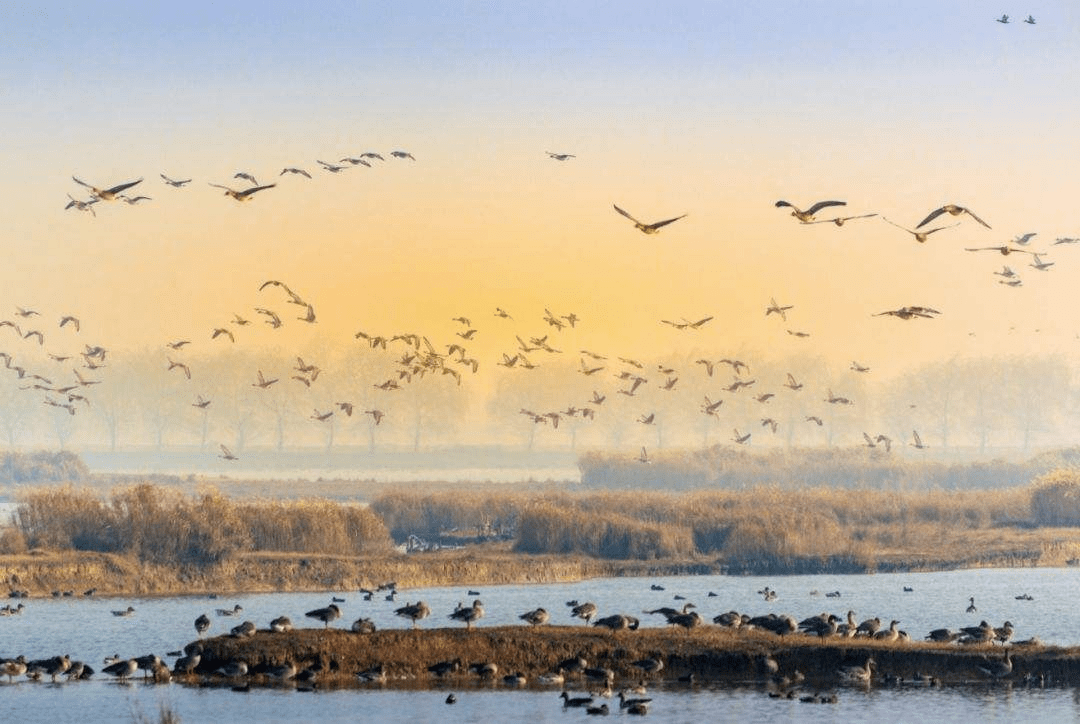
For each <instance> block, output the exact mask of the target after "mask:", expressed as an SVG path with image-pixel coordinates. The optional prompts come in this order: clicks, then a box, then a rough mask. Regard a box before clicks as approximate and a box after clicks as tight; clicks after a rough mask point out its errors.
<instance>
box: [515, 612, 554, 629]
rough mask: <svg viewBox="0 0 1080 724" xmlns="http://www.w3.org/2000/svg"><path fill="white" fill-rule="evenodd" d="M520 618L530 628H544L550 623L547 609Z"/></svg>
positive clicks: (528, 613) (522, 615)
mask: <svg viewBox="0 0 1080 724" xmlns="http://www.w3.org/2000/svg"><path fill="white" fill-rule="evenodd" d="M518 618H520V619H521V620H522V621H525V622H527V623H528V624H529V625H530V626H543V625H544V624H545V623H547V622H548V618H549V616H548V612H547V610H546V609H543V608H537V609H534V610H532V611H527V612H525V613H523V614H521V615H520V616H518Z"/></svg>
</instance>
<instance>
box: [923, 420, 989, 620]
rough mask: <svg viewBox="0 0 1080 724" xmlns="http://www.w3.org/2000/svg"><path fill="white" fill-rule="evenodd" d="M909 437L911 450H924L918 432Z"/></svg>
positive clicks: (924, 446) (924, 447)
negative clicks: (910, 438)
mask: <svg viewBox="0 0 1080 724" xmlns="http://www.w3.org/2000/svg"><path fill="white" fill-rule="evenodd" d="M911 437H912V440H913V441H912V442H911V443H909V444H910V445H911V446H912V447H913V448H915V449H916V450H924V449H926V447H927V445H924V444H923V441H922V438H921V437H919V432H918V430H912V431H911ZM972 603H973V604H974V599H972ZM972 610H974V608H973V609H972Z"/></svg>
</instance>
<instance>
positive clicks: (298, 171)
mask: <svg viewBox="0 0 1080 724" xmlns="http://www.w3.org/2000/svg"><path fill="white" fill-rule="evenodd" d="M287 173H292V174H297V175H299V176H304V177H306V178H311V174H310V173H308V172H307V171H305V170H304V169H302V168H295V167H293V166H289V167H288V168H283V169H281V173H279V174H278V176H284V175H285V174H287Z"/></svg>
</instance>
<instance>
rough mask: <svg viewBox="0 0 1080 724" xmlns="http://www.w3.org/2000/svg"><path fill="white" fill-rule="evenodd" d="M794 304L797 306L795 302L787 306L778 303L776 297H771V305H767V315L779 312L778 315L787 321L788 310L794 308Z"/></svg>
mask: <svg viewBox="0 0 1080 724" xmlns="http://www.w3.org/2000/svg"><path fill="white" fill-rule="evenodd" d="M794 306H795V305H794V304H788V305H786V306H781V305H779V304H777V303H776V299H774V298H773V297H769V306H767V307H765V316H766V317H767V316H769V315H770V314H778V315H780V319H782V320H784V321H785V322H786V321H787V310H789V309H792V308H793V307H794Z"/></svg>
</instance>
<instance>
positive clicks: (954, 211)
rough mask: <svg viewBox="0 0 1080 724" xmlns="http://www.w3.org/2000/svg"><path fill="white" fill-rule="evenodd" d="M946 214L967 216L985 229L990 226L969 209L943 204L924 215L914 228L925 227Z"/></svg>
mask: <svg viewBox="0 0 1080 724" xmlns="http://www.w3.org/2000/svg"><path fill="white" fill-rule="evenodd" d="M946 213H947V214H949V215H950V216H959V215H960V214H967V215H968V216H970V217H971V218H973V219H975V220H976V221H978V222H979V223H980V224H982V225H983V226H985V227H986V228H987V229H989V228H990V224H988V223H986V222H985V221H983V220H982V219H980V218H979V217H978V216H976V215H975V213H974V212H973V211H972V210H971V209H968V208H965V207H963V206H957V205H956V204H945V205H944V206H942V207H940V208H937V209H934V210H933V211H931V212H930V213H929V214H927V215H926V218H925V219H923V220H922V221H920V222H919V223H918V224H916V225H915V228H916V229H918V228H919V227H921V226H926V225H927V224H929V223H930V222H931V221H933V220H934V219H936V218H937V217H939V216H941V215H942V214H946Z"/></svg>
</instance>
